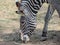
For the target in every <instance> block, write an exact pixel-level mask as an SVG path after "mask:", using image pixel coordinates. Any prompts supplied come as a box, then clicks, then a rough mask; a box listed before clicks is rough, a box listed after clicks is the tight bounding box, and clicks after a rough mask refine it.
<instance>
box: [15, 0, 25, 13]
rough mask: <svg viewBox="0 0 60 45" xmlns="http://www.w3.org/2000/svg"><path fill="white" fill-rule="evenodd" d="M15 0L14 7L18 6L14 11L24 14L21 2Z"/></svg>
mask: <svg viewBox="0 0 60 45" xmlns="http://www.w3.org/2000/svg"><path fill="white" fill-rule="evenodd" d="M15 1H16V7H17V8H18V11H16V13H17V14H21V13H22V14H24V13H23V9H21V3H20V2H19V1H18V0H15Z"/></svg>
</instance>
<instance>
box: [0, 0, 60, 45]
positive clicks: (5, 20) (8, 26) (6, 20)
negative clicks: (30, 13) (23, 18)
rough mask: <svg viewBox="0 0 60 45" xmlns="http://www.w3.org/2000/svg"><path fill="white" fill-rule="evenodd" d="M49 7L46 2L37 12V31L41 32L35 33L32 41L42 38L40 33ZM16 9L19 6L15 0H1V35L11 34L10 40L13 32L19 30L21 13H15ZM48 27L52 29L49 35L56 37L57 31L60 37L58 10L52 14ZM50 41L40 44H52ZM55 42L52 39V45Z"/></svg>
mask: <svg viewBox="0 0 60 45" xmlns="http://www.w3.org/2000/svg"><path fill="white" fill-rule="evenodd" d="M47 8H48V5H47V4H44V5H43V6H42V8H41V9H40V11H39V12H38V14H37V28H36V30H37V31H36V32H39V33H36V34H34V36H35V37H34V36H33V37H32V40H33V41H32V42H34V41H35V42H38V41H39V39H40V38H39V34H40V32H41V30H42V29H43V25H44V17H45V14H46V11H47ZM16 10H17V8H16V6H15V0H0V37H1V36H2V37H4V36H5V37H6V35H7V34H8V35H9V36H10V37H9V38H8V39H9V40H10V39H11V38H12V36H13V35H12V34H11V33H13V32H15V31H16V30H19V26H20V25H19V19H20V15H17V14H16V13H15V11H16ZM48 27H49V29H48V31H51V32H49V33H48V35H50V36H51V37H54V36H52V35H54V34H56V33H57V34H56V35H57V36H58V37H59V36H60V35H59V34H60V33H58V32H59V31H60V19H59V17H58V13H57V12H56V11H55V13H54V14H53V16H52V18H51V20H50V22H49V26H48ZM51 33H52V35H51ZM10 34H11V35H12V36H11V35H10ZM14 35H15V37H16V34H14ZM50 36H49V38H50ZM7 37H8V36H7ZM13 37H14V36H13ZM15 37H14V38H15ZM54 38H55V37H54ZM4 39H5V38H3V39H0V41H4ZM35 39H36V40H35ZM11 40H12V39H11ZM50 42H51V41H46V42H40V41H39V44H41V45H44V44H47V45H48V43H49V44H50ZM53 42H54V41H52V42H51V44H50V45H56V44H55V43H53ZM39 44H38V45H39ZM21 45H23V44H21ZM29 45H31V44H30V43H29Z"/></svg>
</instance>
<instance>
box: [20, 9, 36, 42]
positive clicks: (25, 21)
mask: <svg viewBox="0 0 60 45" xmlns="http://www.w3.org/2000/svg"><path fill="white" fill-rule="evenodd" d="M27 9H28V8H27ZM27 9H25V10H26V11H25V15H24V16H22V17H21V18H20V29H21V39H22V41H23V42H29V40H30V36H31V35H32V33H33V31H34V30H35V28H36V16H34V15H33V14H32V13H30V12H29V11H28V10H27Z"/></svg>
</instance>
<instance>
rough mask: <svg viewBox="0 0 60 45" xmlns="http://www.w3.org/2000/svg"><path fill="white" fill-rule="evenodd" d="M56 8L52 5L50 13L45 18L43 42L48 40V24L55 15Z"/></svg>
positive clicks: (49, 7) (49, 8) (49, 9)
mask: <svg viewBox="0 0 60 45" xmlns="http://www.w3.org/2000/svg"><path fill="white" fill-rule="evenodd" d="M54 10H55V9H54V8H53V6H52V5H49V6H48V11H47V14H46V16H45V20H44V21H45V24H44V28H43V32H42V38H41V39H42V41H44V40H46V39H47V29H48V23H49V21H50V19H51V17H52V15H53V13H54Z"/></svg>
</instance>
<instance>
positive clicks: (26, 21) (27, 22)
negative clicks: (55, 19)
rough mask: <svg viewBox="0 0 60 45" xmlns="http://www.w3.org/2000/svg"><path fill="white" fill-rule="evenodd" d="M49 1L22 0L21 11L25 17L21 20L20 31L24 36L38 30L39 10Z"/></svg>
mask: <svg viewBox="0 0 60 45" xmlns="http://www.w3.org/2000/svg"><path fill="white" fill-rule="evenodd" d="M44 2H47V0H21V6H20V7H21V9H23V10H24V11H23V12H24V14H25V15H24V16H21V18H20V29H21V31H22V32H23V33H24V34H28V35H29V36H30V35H31V34H32V32H33V31H34V30H35V28H36V14H37V13H38V10H39V9H40V7H41V6H42V4H43V3H44Z"/></svg>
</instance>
